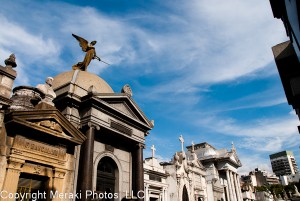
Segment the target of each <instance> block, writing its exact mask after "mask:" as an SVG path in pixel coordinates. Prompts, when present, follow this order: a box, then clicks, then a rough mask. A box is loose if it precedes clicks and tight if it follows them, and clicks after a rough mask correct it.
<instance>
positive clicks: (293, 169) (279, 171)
mask: <svg viewBox="0 0 300 201" xmlns="http://www.w3.org/2000/svg"><path fill="white" fill-rule="evenodd" d="M270 160H271V166H272V170H273V172H274V173H275V174H276V175H277V176H278V177H279V176H283V175H291V174H296V173H298V165H297V163H296V160H295V157H294V154H293V152H291V151H281V152H278V153H275V154H271V155H270Z"/></svg>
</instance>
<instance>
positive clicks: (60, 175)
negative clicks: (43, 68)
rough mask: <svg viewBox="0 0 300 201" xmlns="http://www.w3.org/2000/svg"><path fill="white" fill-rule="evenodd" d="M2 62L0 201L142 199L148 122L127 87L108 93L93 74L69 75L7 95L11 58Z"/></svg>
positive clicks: (11, 79)
mask: <svg viewBox="0 0 300 201" xmlns="http://www.w3.org/2000/svg"><path fill="white" fill-rule="evenodd" d="M5 64H6V66H4V67H3V66H0V91H1V93H0V109H1V111H0V121H1V122H0V126H1V130H0V192H2V194H1V197H0V200H5V201H10V200H11V201H13V200H16V199H15V198H16V197H15V196H9V195H19V194H16V193H23V194H24V195H27V196H28V195H30V196H31V198H32V199H35V198H37V197H33V196H40V197H39V199H43V200H53V201H55V200H64V201H71V200H72V201H73V200H75V199H76V200H103V199H104V200H117V201H121V200H130V199H131V198H137V200H143V195H141V194H139V192H143V191H144V168H143V149H144V144H145V137H146V136H147V135H148V134H149V131H150V130H151V129H152V128H153V124H152V122H151V121H149V120H148V118H147V117H146V116H145V114H144V113H143V112H142V111H141V109H140V108H139V107H138V105H137V104H136V102H135V101H134V99H133V97H132V91H131V89H130V87H129V86H128V85H125V86H124V87H123V88H122V90H120V91H121V92H114V91H113V90H112V88H111V87H110V86H109V85H108V84H107V83H106V82H105V81H104V80H103V79H102V78H100V77H99V76H97V75H95V74H93V73H89V72H86V71H81V70H71V71H67V72H63V73H61V74H59V75H57V76H55V77H54V79H53V78H47V80H46V83H45V84H40V85H38V86H37V87H31V86H18V87H16V88H14V90H13V95H12V97H11V98H10V95H11V92H12V86H13V82H14V79H15V78H16V71H15V70H14V69H12V67H15V66H16V64H15V58H14V56H13V55H12V56H11V57H10V58H9V59H7V60H6V61H5ZM120 142H121V143H120ZM3 192H4V193H3ZM39 192H40V193H42V194H38V193H39ZM43 193H45V194H43ZM139 195H140V196H139ZM23 200H25V199H23Z"/></svg>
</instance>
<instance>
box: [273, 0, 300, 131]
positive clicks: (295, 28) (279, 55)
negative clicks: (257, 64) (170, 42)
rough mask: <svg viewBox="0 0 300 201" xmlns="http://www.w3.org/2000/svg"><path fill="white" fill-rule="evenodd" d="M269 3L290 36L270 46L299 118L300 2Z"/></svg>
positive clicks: (285, 88)
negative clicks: (287, 39)
mask: <svg viewBox="0 0 300 201" xmlns="http://www.w3.org/2000/svg"><path fill="white" fill-rule="evenodd" d="M270 3H271V7H272V11H273V15H274V17H275V18H278V19H281V20H282V22H283V25H284V27H285V29H286V33H287V36H288V37H289V38H290V40H289V41H286V42H282V43H280V44H277V45H275V46H274V47H272V51H273V55H274V59H275V63H276V66H277V69H278V72H279V76H280V79H281V82H282V85H283V89H284V91H285V95H286V98H287V101H288V104H289V105H292V107H293V109H294V110H295V111H296V114H297V115H298V116H299V118H300V104H299V103H300V87H299V86H300V63H299V61H300V45H299V44H300V31H299V26H300V24H299V19H300V18H299V13H300V10H299V8H300V2H299V1H298V0H270ZM298 128H299V127H298ZM299 129H300V128H299Z"/></svg>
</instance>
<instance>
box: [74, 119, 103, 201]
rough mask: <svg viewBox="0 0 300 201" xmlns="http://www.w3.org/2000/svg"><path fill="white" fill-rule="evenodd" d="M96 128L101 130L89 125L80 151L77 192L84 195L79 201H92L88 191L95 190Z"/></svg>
mask: <svg viewBox="0 0 300 201" xmlns="http://www.w3.org/2000/svg"><path fill="white" fill-rule="evenodd" d="M95 128H97V130H99V129H100V128H99V127H96V126H94V125H92V124H91V123H89V124H88V129H87V131H86V132H85V135H86V140H85V142H84V143H83V144H82V145H81V150H80V163H79V170H78V179H77V192H80V191H81V193H82V197H81V199H79V200H82V201H90V200H91V197H86V194H85V193H86V191H87V190H93V154H94V139H95Z"/></svg>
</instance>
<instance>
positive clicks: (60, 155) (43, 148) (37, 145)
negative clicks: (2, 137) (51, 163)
mask: <svg viewBox="0 0 300 201" xmlns="http://www.w3.org/2000/svg"><path fill="white" fill-rule="evenodd" d="M13 148H15V149H19V150H27V151H30V152H33V153H36V152H38V153H41V154H43V155H44V154H46V155H50V156H52V157H55V158H57V159H61V160H64V159H65V157H66V152H67V150H66V148H64V147H59V146H51V145H48V144H45V143H41V142H37V141H33V140H30V139H27V138H25V137H23V136H20V135H17V136H16V137H15V140H14V144H13Z"/></svg>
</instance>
